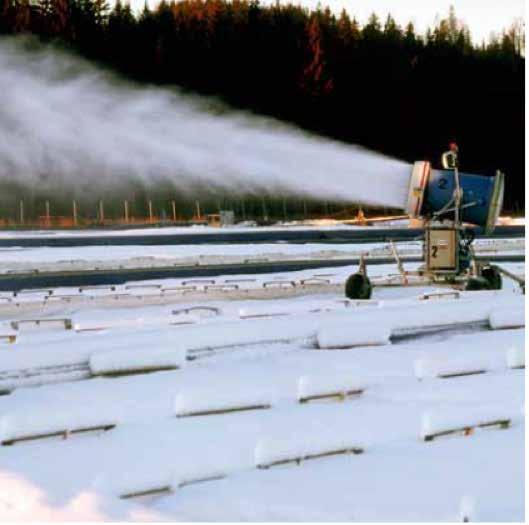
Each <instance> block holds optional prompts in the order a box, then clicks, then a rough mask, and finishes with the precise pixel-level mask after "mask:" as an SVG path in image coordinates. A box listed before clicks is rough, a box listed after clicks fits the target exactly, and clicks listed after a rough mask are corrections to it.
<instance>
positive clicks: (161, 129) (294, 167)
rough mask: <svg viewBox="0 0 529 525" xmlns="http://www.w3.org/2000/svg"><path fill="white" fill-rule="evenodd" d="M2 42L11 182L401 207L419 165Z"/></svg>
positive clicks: (5, 155) (3, 117)
mask: <svg viewBox="0 0 529 525" xmlns="http://www.w3.org/2000/svg"><path fill="white" fill-rule="evenodd" d="M29 47H30V46H28V45H27V42H26V41H19V40H14V39H7V38H5V39H3V40H0V93H1V97H2V103H1V105H0V183H2V182H8V181H14V182H16V183H17V184H19V185H22V186H27V187H30V188H32V190H33V191H39V189H44V190H46V189H48V190H49V189H50V188H61V189H64V190H65V191H83V192H86V191H90V192H100V194H101V192H104V191H107V190H109V189H111V188H114V189H115V188H120V187H121V188H123V187H125V186H126V185H127V183H128V182H130V181H136V182H139V183H141V184H145V185H147V186H149V185H152V184H155V183H157V182H159V181H160V180H165V181H169V182H170V183H171V184H172V185H173V186H174V187H175V189H176V190H178V191H181V192H183V193H188V192H191V191H196V188H197V187H202V188H208V189H209V190H210V191H211V190H212V189H213V190H219V191H227V192H230V193H232V194H263V193H266V194H276V193H279V194H290V195H297V196H307V197H316V198H318V199H329V200H343V201H354V202H362V203H367V204H374V205H381V206H388V207H396V208H402V207H403V206H404V201H405V194H406V189H407V188H406V186H407V180H408V177H409V172H410V166H409V165H408V164H406V163H404V162H401V161H398V160H395V159H391V158H388V157H385V156H383V155H381V154H378V153H375V152H372V151H369V150H366V149H364V148H360V147H358V146H351V145H346V144H342V143H339V142H336V141H331V140H327V139H323V138H320V137H317V136H314V135H310V134H307V133H304V132H302V131H301V130H299V129H297V128H295V127H293V126H288V125H285V124H283V123H281V122H278V121H276V120H273V119H267V118H261V117H256V116H254V115H249V114H245V113H243V112H236V111H233V110H229V109H226V108H219V104H218V102H217V103H215V101H214V100H212V99H209V98H202V97H191V96H189V95H185V94H183V93H181V92H179V91H177V90H175V89H171V90H170V89H159V88H153V87H138V86H136V85H133V84H130V83H126V82H125V81H123V80H120V79H118V78H117V77H116V76H113V75H111V74H109V73H108V72H105V71H102V70H100V69H97V68H96V67H94V66H92V65H90V64H89V63H87V62H86V61H84V60H81V59H79V58H75V57H72V56H70V55H68V54H65V53H62V52H59V51H57V50H56V49H52V48H49V47H37V48H36V47H35V46H31V47H32V49H28V48H29Z"/></svg>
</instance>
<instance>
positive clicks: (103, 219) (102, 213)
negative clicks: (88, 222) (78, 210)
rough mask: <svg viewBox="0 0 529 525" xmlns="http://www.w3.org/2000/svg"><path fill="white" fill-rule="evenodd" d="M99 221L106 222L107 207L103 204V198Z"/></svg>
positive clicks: (100, 203) (100, 204)
mask: <svg viewBox="0 0 529 525" xmlns="http://www.w3.org/2000/svg"><path fill="white" fill-rule="evenodd" d="M99 222H100V223H101V224H103V223H104V222H105V207H104V205H103V199H101V200H100V201H99Z"/></svg>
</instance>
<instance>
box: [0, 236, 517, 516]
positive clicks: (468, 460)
mask: <svg viewBox="0 0 529 525" xmlns="http://www.w3.org/2000/svg"><path fill="white" fill-rule="evenodd" d="M169 248H171V249H172V248H173V247H161V248H160V247H156V249H157V250H162V252H161V253H167V252H165V250H166V249H169ZM223 248H225V247H223ZM254 248H255V247H246V248H243V249H246V250H248V251H247V253H255V251H254V252H252V250H254ZM259 248H261V246H259ZM283 248H285V250H283ZM376 248H377V247H373V248H372V249H376ZM378 248H380V246H378ZM127 249H130V247H127ZM142 249H143V248H142ZM289 249H290V246H283V247H281V250H280V253H283V254H284V253H285V252H286V251H287V250H289ZM303 249H306V247H303ZM79 250H81V249H75V250H71V257H72V258H76V259H77V258H81V257H85V256H86V254H83V255H82V256H80V255H79V253H80V251H79ZM103 250H106V248H104V249H103ZM112 250H114V247H113V248H112ZM24 251H25V250H24ZM19 253H23V252H19ZM210 253H212V252H210ZM225 253H226V252H225ZM109 257H117V252H113V253H112V255H111V256H109ZM34 260H37V261H38V257H37V259H34ZM415 266H416V265H413V264H410V265H409V267H410V269H412V268H413V267H415ZM505 267H506V268H507V269H509V270H510V271H512V272H514V273H518V274H520V273H523V271H524V265H523V264H512V263H511V264H506V265H505ZM355 270H356V269H355V268H352V267H344V268H332V269H319V270H306V271H303V272H285V273H282V274H276V275H274V274H272V275H257V276H255V275H252V276H244V275H242V276H218V277H215V278H214V279H212V280H213V281H214V283H211V282H210V281H211V280H208V279H196V280H193V279H187V280H182V279H171V280H163V281H148V282H143V283H134V284H132V283H131V284H129V285H127V284H125V285H120V286H117V287H114V289H112V288H111V287H98V288H94V289H87V290H79V289H68V288H64V289H55V290H40V291H26V292H23V293H20V294H17V296H13V294H9V293H7V292H3V293H0V392H4V393H5V395H3V396H0V442H1V443H2V445H1V446H0V520H2V521H6V522H7V521H12V520H35V519H36V518H38V519H41V520H52V519H54V520H66V519H70V520H85V521H86V520H136V521H142V520H146V521H154V520H156V521H161V520H172V521H462V520H464V519H466V520H470V521H476V520H480V521H522V520H523V519H524V466H523V465H524V464H523V458H524V421H525V419H524V369H523V368H522V367H524V366H525V354H524V342H525V333H524V325H525V320H524V316H523V309H524V296H523V295H521V293H520V290H519V288H518V286H517V285H515V284H514V283H512V282H509V281H507V280H505V282H504V289H503V290H501V291H495V292H494V291H482V292H460V293H451V292H450V290H447V289H436V288H434V287H409V288H402V287H388V288H375V292H374V296H373V298H372V299H371V300H369V301H349V300H346V299H345V297H344V296H343V292H342V288H343V282H344V281H345V279H346V278H347V276H348V275H349V274H350V273H352V272H353V271H355ZM390 271H392V272H394V271H395V268H394V266H385V265H381V266H376V267H373V268H371V269H370V275H371V276H372V277H373V278H376V277H377V276H382V275H383V274H385V273H388V272H390ZM189 281H194V282H189ZM230 284H231V285H233V284H237V287H234V286H229V285H230ZM207 287H216V288H213V289H212V288H209V289H208V288H207ZM172 292H174V294H172ZM51 297H55V298H56V299H57V300H50V299H49V298H51ZM61 297H62V299H61ZM68 298H69V299H68ZM53 320H55V321H53Z"/></svg>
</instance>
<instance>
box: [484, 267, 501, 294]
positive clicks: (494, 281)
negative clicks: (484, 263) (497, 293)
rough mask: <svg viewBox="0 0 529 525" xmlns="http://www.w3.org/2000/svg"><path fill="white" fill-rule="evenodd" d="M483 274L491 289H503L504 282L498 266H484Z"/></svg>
mask: <svg viewBox="0 0 529 525" xmlns="http://www.w3.org/2000/svg"><path fill="white" fill-rule="evenodd" d="M481 276H482V277H483V278H484V279H486V280H487V281H488V282H489V287H490V289H491V290H501V287H502V284H503V283H502V278H501V273H500V272H499V271H498V268H496V266H488V267H486V268H483V270H482V271H481Z"/></svg>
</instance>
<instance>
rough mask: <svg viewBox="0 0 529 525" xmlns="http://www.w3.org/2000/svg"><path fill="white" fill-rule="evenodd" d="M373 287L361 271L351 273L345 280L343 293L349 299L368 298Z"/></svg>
mask: <svg viewBox="0 0 529 525" xmlns="http://www.w3.org/2000/svg"><path fill="white" fill-rule="evenodd" d="M372 291H373V287H372V286H371V281H370V280H369V278H368V277H367V276H366V275H364V274H363V273H353V275H351V276H349V278H348V279H347V281H346V282H345V295H346V296H347V297H348V298H349V299H370V298H371V292H372Z"/></svg>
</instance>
